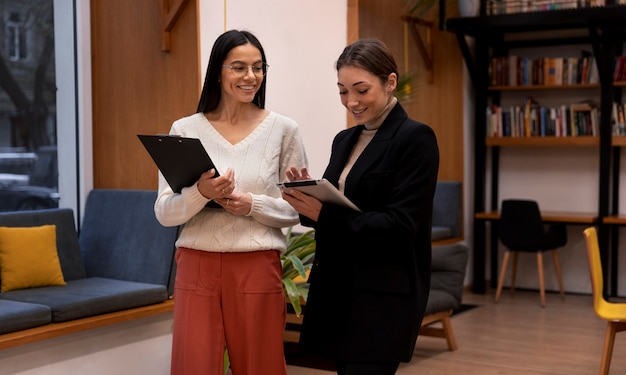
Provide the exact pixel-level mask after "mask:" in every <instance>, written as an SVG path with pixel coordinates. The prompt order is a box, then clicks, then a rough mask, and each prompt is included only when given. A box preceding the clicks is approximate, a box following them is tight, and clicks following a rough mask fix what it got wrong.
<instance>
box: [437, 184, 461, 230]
mask: <svg viewBox="0 0 626 375" xmlns="http://www.w3.org/2000/svg"><path fill="white" fill-rule="evenodd" d="M432 225H433V236H432V239H433V240H437V239H442V238H449V237H459V236H461V235H463V190H462V186H461V182H460V181H437V187H436V189H435V197H434V199H433V224H432ZM440 228H448V229H449V231H450V233H449V235H447V236H446V237H440V236H443V235H444V234H443V233H437V234H436V233H435V230H441V229H440Z"/></svg>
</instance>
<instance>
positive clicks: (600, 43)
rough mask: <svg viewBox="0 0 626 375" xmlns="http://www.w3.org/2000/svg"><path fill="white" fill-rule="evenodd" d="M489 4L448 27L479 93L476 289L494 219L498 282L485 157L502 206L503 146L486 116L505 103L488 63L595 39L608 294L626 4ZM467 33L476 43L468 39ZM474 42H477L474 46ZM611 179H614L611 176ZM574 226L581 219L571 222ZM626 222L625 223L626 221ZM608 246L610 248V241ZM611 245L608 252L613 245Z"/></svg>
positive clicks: (613, 265)
mask: <svg viewBox="0 0 626 375" xmlns="http://www.w3.org/2000/svg"><path fill="white" fill-rule="evenodd" d="M485 9H486V1H483V2H482V4H481V13H480V14H481V16H477V17H459V18H451V19H448V20H447V22H446V28H447V30H448V31H450V32H454V33H455V34H456V38H457V41H458V45H459V47H460V49H461V53H462V55H463V58H464V60H465V63H466V65H467V68H468V72H469V74H470V78H471V81H472V84H473V86H474V92H475V103H474V104H475V114H474V126H473V129H474V130H473V131H474V133H473V134H472V135H471V136H472V137H473V141H474V148H475V150H474V158H475V160H474V165H475V166H474V230H473V235H474V236H473V259H472V263H473V284H472V288H473V291H474V292H476V293H484V292H485V290H486V282H485V271H486V269H485V267H486V264H485V263H486V245H487V238H486V237H487V235H486V232H487V231H486V229H487V228H486V224H487V221H490V222H491V224H492V231H491V237H490V241H491V244H492V246H491V255H492V256H491V264H490V276H491V284H492V287H495V283H496V281H497V271H498V259H497V246H495V249H494V245H497V220H490V219H487V220H485V219H484V218H483V219H481V218H480V216H481V215H480V213H484V212H485V209H486V200H487V197H486V196H485V191H486V189H485V188H486V178H487V156H488V152H490V155H489V156H490V157H491V176H490V177H491V186H490V188H491V196H490V197H489V202H490V206H491V207H498V179H499V175H498V169H499V165H498V163H499V153H500V147H501V146H497V145H496V146H493V145H491V146H488V145H487V144H486V128H485V126H484V124H485V123H486V120H487V118H486V116H487V115H486V113H485V108H487V106H488V104H489V100H490V99H491V100H492V101H496V102H499V100H500V97H499V95H500V92H499V91H498V90H490V89H489V84H490V76H489V64H490V62H491V57H492V56H494V55H497V56H503V55H506V54H507V52H508V51H509V50H511V49H515V48H522V47H533V46H536V47H541V46H543V47H546V46H557V45H569V44H572V45H573V44H589V45H591V47H592V48H593V54H594V56H595V58H596V60H597V64H598V73H599V77H600V86H599V87H600V88H599V90H600V124H601V125H600V135H599V146H598V150H599V151H598V152H599V165H598V170H599V180H598V186H599V194H598V197H597V199H598V205H597V207H598V208H597V217H596V221H594V222H593V223H594V225H597V226H598V227H599V239H600V245H601V248H602V249H604V250H603V253H602V258H603V265H604V268H605V269H604V272H605V275H611V278H610V280H611V282H610V283H608V285H605V292H606V293H607V294H611V295H615V294H616V290H617V252H618V251H617V234H615V233H616V231H613V232H612V233H613V234H612V235H610V234H611V232H610V228H608V226H607V225H604V224H603V220H602V218H604V217H607V216H609V215H616V214H617V209H618V204H617V202H618V200H619V194H618V192H619V155H620V153H619V152H620V151H619V149H620V148H619V147H614V146H613V145H612V133H611V131H612V130H611V111H612V103H613V101H614V99H618V100H621V87H616V86H615V85H614V83H613V69H614V60H615V56H616V55H619V54H621V53H622V45H623V43H624V41H625V40H626V22H625V21H624V20H626V6H619V5H611V6H605V7H594V8H579V9H562V10H550V11H541V12H528V13H518V14H505V15H494V16H487V15H484V14H486V12H485ZM468 38H469V39H471V40H472V42H473V43H469V42H468ZM470 44H471V45H470ZM612 178H613V180H612ZM572 223H581V222H580V221H576V220H575V219H573V220H572ZM625 225H626V224H625ZM609 243H610V246H609ZM609 248H610V249H611V250H610V251H609V250H608V249H609Z"/></svg>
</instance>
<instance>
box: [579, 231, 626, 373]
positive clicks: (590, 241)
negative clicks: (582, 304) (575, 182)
mask: <svg viewBox="0 0 626 375" xmlns="http://www.w3.org/2000/svg"><path fill="white" fill-rule="evenodd" d="M583 233H584V234H585V241H586V242H587V256H588V258H589V272H590V274H591V288H592V291H593V308H594V310H595V311H596V315H598V316H599V317H600V318H602V319H604V320H606V321H607V326H606V333H605V335H604V349H603V351H602V362H601V364H600V374H601V375H608V373H609V367H610V366H611V356H612V354H613V343H614V342H615V334H616V333H617V332H621V331H624V330H626V303H615V302H609V301H607V300H606V299H605V298H604V294H603V289H604V286H603V284H604V279H603V275H602V260H601V259H600V246H599V245H598V233H597V232H596V228H595V227H589V228H587V229H585V230H584V231H583Z"/></svg>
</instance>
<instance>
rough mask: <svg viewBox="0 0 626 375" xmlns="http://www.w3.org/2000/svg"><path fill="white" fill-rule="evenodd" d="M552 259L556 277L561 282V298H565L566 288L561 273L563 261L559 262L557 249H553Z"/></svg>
mask: <svg viewBox="0 0 626 375" xmlns="http://www.w3.org/2000/svg"><path fill="white" fill-rule="evenodd" d="M552 259H553V261H554V271H555V272H556V279H557V281H558V282H559V291H560V292H561V299H562V300H564V299H565V290H564V289H563V276H562V274H561V263H560V262H559V253H558V252H557V251H556V250H552Z"/></svg>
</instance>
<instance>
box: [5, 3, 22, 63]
mask: <svg viewBox="0 0 626 375" xmlns="http://www.w3.org/2000/svg"><path fill="white" fill-rule="evenodd" d="M21 18H22V17H21V16H20V14H19V13H17V12H11V13H10V14H9V17H8V21H7V23H6V31H5V35H6V39H5V40H6V42H5V43H6V50H7V55H8V56H7V57H8V58H9V60H11V61H17V60H21V59H25V58H26V50H27V47H26V37H25V32H24V27H23V26H22V24H21Z"/></svg>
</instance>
